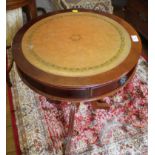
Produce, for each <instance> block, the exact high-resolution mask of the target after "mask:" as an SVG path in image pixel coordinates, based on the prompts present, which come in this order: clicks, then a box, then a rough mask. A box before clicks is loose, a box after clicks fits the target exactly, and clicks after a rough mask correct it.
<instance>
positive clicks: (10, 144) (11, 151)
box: [6, 0, 148, 155]
mask: <svg viewBox="0 0 155 155" xmlns="http://www.w3.org/2000/svg"><path fill="white" fill-rule="evenodd" d="M42 2H43V1H42V0H37V6H38V7H45V8H46V11H47V12H49V11H51V10H52V6H51V7H50V5H49V0H45V1H44V3H42ZM114 13H115V14H116V15H120V16H123V12H121V11H115V12H114ZM142 42H143V50H142V53H143V54H145V55H146V56H147V54H148V43H147V40H145V39H144V38H143V37H142ZM6 100H7V103H6V133H7V135H6V141H7V145H6V146H7V147H6V155H16V149H15V143H14V138H13V130H12V124H11V113H10V107H9V100H8V94H7V93H6Z"/></svg>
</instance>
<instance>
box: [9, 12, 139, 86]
mask: <svg viewBox="0 0 155 155" xmlns="http://www.w3.org/2000/svg"><path fill="white" fill-rule="evenodd" d="M71 10H72V9H70V10H62V11H56V12H52V13H48V14H46V15H43V16H40V17H38V18H35V19H34V20H32V21H31V22H29V23H28V24H26V25H25V26H24V27H23V28H21V29H20V30H19V31H18V33H17V34H16V36H15V38H14V40H13V44H12V46H13V51H14V58H15V62H16V64H17V66H18V67H19V68H20V69H21V70H22V71H23V72H24V73H25V74H27V75H28V76H30V77H31V78H33V79H35V80H36V81H38V82H41V83H42V82H44V83H45V84H47V85H51V86H60V87H68V88H69V87H70V86H74V87H75V88H76V87H81V86H83V87H88V86H89V85H92V87H93V86H96V85H102V84H103V83H107V82H108V80H110V81H113V80H116V78H120V77H121V76H122V75H123V74H124V72H126V68H125V67H124V66H128V70H130V69H131V68H133V67H134V66H135V65H136V63H137V62H138V59H139V56H140V53H141V49H142V44H141V39H140V37H139V35H138V33H137V32H136V31H135V30H134V28H133V27H132V26H131V25H129V24H128V23H127V22H126V21H124V20H122V19H120V18H119V17H116V16H114V15H111V14H107V13H101V12H97V11H92V10H85V9H78V10H79V11H81V12H91V13H97V14H101V15H105V16H107V17H111V18H112V19H114V20H116V21H117V22H119V23H120V24H121V25H123V26H124V27H125V28H126V30H127V31H128V33H129V35H131V34H135V35H137V36H138V39H139V42H138V43H133V42H132V41H131V42H132V45H131V46H132V47H131V52H130V53H129V55H128V57H127V58H126V59H125V60H124V61H123V63H122V64H120V65H118V66H117V67H116V68H114V69H112V70H110V71H107V72H105V73H106V74H105V73H103V74H97V75H95V76H88V77H65V76H57V75H53V74H49V73H46V72H43V71H41V70H39V69H37V68H36V67H34V66H33V65H31V64H30V63H29V62H28V61H27V60H26V59H25V57H24V55H23V53H22V48H21V42H22V37H23V35H24V33H25V32H26V30H27V29H28V28H29V27H30V26H31V25H33V24H34V23H35V22H37V21H39V20H41V19H43V18H45V17H48V16H51V15H55V14H58V13H65V12H70V11H71ZM131 57H132V58H133V59H131ZM131 61H132V62H131ZM40 73H42V75H40ZM38 75H39V76H38ZM107 77H108V80H105V79H107ZM62 81H65V82H62ZM77 82H78V83H77Z"/></svg>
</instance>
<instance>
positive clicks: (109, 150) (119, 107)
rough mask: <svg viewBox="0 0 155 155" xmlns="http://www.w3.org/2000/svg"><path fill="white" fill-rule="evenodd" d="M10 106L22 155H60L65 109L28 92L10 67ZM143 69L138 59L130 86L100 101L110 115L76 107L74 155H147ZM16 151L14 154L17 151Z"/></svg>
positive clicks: (145, 75)
mask: <svg viewBox="0 0 155 155" xmlns="http://www.w3.org/2000/svg"><path fill="white" fill-rule="evenodd" d="M10 77H11V81H12V84H13V86H12V88H11V89H12V90H11V91H12V100H13V101H12V104H13V108H14V114H15V120H16V125H17V128H18V131H17V132H18V138H19V139H18V140H19V146H20V148H19V149H20V152H21V154H22V155H62V154H63V147H62V143H63V141H64V136H65V135H66V131H67V129H68V121H69V110H70V106H69V104H68V103H61V104H59V105H56V104H54V103H49V102H48V101H47V100H46V98H45V97H43V96H40V95H39V94H37V93H35V92H33V91H32V90H30V89H29V88H28V87H27V86H26V85H25V84H24V83H23V82H22V81H21V79H20V78H19V76H18V74H17V72H16V68H15V65H14V67H13V69H12V71H11V74H10ZM147 95H148V91H147V63H146V62H145V60H144V59H143V58H142V57H141V58H140V60H139V64H138V67H137V71H136V74H135V76H134V78H133V79H132V81H131V82H130V83H129V84H128V85H127V86H126V87H124V88H123V89H121V90H120V91H119V92H117V93H116V94H115V95H113V96H111V97H105V98H104V99H103V100H104V101H105V102H107V103H108V104H110V105H111V108H110V110H109V111H106V110H103V109H102V110H95V111H94V110H93V109H92V107H91V104H81V105H80V107H79V109H78V110H77V112H76V114H75V125H74V136H73V139H72V143H71V147H72V153H71V154H73V155H76V154H77V155H79V154H82V155H147V106H148V105H147ZM18 151H19V150H18Z"/></svg>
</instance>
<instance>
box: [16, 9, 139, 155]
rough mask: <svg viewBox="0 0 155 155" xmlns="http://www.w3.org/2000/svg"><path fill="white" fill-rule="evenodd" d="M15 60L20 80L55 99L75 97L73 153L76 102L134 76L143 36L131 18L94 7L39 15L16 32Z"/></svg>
mask: <svg viewBox="0 0 155 155" xmlns="http://www.w3.org/2000/svg"><path fill="white" fill-rule="evenodd" d="M13 51H14V59H15V62H16V66H17V70H18V73H19V75H20V77H21V79H22V80H23V81H24V82H25V83H26V84H27V85H28V86H29V87H30V88H32V89H33V90H34V91H36V92H38V93H40V94H42V95H44V96H46V97H47V98H48V99H50V100H58V101H62V100H67V101H70V103H71V104H70V106H71V111H70V120H69V123H70V127H69V131H68V138H67V146H66V154H71V153H70V142H71V137H72V132H73V124H74V114H75V108H76V105H77V103H79V102H81V101H82V102H88V101H89V102H92V101H95V100H97V99H100V98H102V97H103V96H108V95H111V94H113V93H114V92H116V91H117V90H118V89H120V88H121V87H123V86H124V85H125V84H126V83H127V82H128V81H129V80H130V79H131V77H132V76H133V74H134V71H135V68H136V65H137V62H138V59H139V56H140V53H141V41H140V38H139V36H138V34H137V32H136V31H135V30H134V29H133V27H131V26H130V25H129V24H128V23H127V22H125V21H124V20H122V19H121V18H119V17H116V16H114V15H110V14H105V13H99V12H94V11H90V10H67V11H59V12H54V13H49V14H46V15H44V16H40V17H38V18H36V19H34V20H32V21H31V22H29V23H28V24H26V25H25V26H24V27H22V28H21V29H20V30H19V31H18V33H17V34H16V36H15V38H14V41H13Z"/></svg>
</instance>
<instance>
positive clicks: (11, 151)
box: [6, 92, 16, 155]
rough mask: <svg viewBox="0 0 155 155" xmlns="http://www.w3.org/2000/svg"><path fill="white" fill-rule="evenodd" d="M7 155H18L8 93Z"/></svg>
mask: <svg viewBox="0 0 155 155" xmlns="http://www.w3.org/2000/svg"><path fill="white" fill-rule="evenodd" d="M6 143H7V145H6V155H16V148H15V143H14V138H13V129H12V123H11V113H10V106H9V98H8V93H7V92H6Z"/></svg>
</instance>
